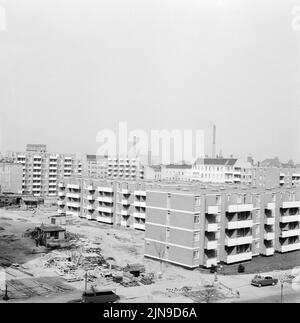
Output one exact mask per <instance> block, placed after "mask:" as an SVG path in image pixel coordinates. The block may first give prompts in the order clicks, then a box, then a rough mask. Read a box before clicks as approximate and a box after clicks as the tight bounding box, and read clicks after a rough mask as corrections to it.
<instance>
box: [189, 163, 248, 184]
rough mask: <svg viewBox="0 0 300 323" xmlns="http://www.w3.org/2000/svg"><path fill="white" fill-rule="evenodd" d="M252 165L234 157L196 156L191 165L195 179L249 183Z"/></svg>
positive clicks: (211, 181) (208, 181)
mask: <svg viewBox="0 0 300 323" xmlns="http://www.w3.org/2000/svg"><path fill="white" fill-rule="evenodd" d="M251 169H252V165H251V163H250V162H245V161H242V160H239V159H236V158H198V159H197V160H196V161H195V163H194V164H193V166H192V171H191V176H192V179H193V180H195V181H201V182H206V183H227V184H230V183H233V184H246V185H250V184H251V182H252V171H251Z"/></svg>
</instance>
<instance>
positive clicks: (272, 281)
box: [251, 275, 278, 287]
mask: <svg viewBox="0 0 300 323" xmlns="http://www.w3.org/2000/svg"><path fill="white" fill-rule="evenodd" d="M277 283H278V279H276V278H273V277H272V276H261V275H256V276H254V278H253V279H252V280H251V285H253V286H257V287H262V286H274V285H276V284H277Z"/></svg>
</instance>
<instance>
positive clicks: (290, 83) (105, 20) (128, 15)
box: [0, 0, 300, 161]
mask: <svg viewBox="0 0 300 323" xmlns="http://www.w3.org/2000/svg"><path fill="white" fill-rule="evenodd" d="M297 5H300V2H299V1H292V0H243V1H241V0H224V1H216V0H209V1H201V0H180V1H179V0H135V1H134V0H94V1H92V0H9V1H8V0H7V1H4V0H0V6H2V7H3V8H5V13H6V29H5V30H0V111H1V113H0V128H1V131H0V141H1V147H0V149H1V150H23V149H25V145H26V144H27V143H44V144H47V145H48V150H49V151H58V152H72V153H73V152H76V153H78V154H83V153H85V152H87V153H95V152H96V150H97V148H98V144H97V142H96V134H97V132H98V131H100V130H101V129H104V128H108V129H116V128H117V126H118V122H119V121H127V122H128V127H129V129H146V130H150V129H168V130H172V129H192V130H196V129H204V130H205V131H206V133H205V134H206V146H205V150H206V153H208V154H210V153H211V144H210V142H211V128H210V122H214V123H215V124H216V125H217V151H219V150H220V149H222V152H223V155H226V156H228V155H229V154H234V155H235V156H246V155H247V154H248V153H252V155H253V156H254V158H255V159H264V158H266V157H273V156H279V157H280V158H281V159H282V160H283V161H287V160H288V159H290V158H292V159H294V160H298V161H300V150H299V145H300V131H299V127H300V122H299V121H300V112H299V110H300V50H299V49H300V47H299V43H300V30H299V31H297V30H294V29H293V28H292V20H293V18H295V17H293V15H292V9H293V8H294V7H295V6H297Z"/></svg>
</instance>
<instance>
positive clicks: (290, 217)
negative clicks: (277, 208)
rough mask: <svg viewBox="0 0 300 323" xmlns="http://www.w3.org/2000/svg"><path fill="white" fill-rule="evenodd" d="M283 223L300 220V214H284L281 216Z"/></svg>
mask: <svg viewBox="0 0 300 323" xmlns="http://www.w3.org/2000/svg"><path fill="white" fill-rule="evenodd" d="M280 222H281V223H289V222H300V214H296V215H283V216H281V217H280Z"/></svg>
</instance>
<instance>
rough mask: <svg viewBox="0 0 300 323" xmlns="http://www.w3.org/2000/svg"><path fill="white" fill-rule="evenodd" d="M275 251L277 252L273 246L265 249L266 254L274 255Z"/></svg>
mask: <svg viewBox="0 0 300 323" xmlns="http://www.w3.org/2000/svg"><path fill="white" fill-rule="evenodd" d="M274 252H275V250H274V248H273V247H270V248H266V250H265V256H272V255H274Z"/></svg>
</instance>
